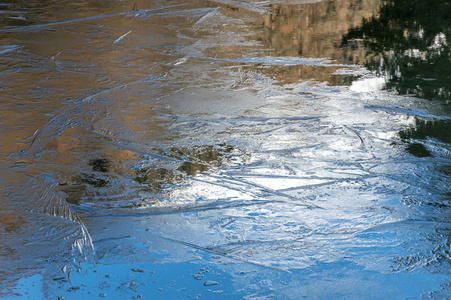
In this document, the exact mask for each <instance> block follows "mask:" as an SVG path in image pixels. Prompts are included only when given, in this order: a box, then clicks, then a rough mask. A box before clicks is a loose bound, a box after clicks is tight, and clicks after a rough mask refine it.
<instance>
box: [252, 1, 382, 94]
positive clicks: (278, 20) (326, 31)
mask: <svg viewBox="0 0 451 300" xmlns="http://www.w3.org/2000/svg"><path fill="white" fill-rule="evenodd" d="M380 5H381V1H380V0H343V1H321V2H317V3H307V4H296V5H290V4H272V5H270V13H269V14H268V15H266V16H265V17H264V18H263V20H262V21H261V24H260V26H261V27H262V28H263V31H262V33H261V34H259V35H258V37H257V39H258V40H260V41H261V42H262V43H263V45H264V46H265V47H267V48H268V52H269V53H268V54H269V55H271V56H277V57H279V56H280V57H305V58H326V59H332V60H334V62H335V63H339V64H359V63H360V61H361V60H362V59H363V58H364V56H365V49H364V48H363V46H362V45H360V44H359V43H356V44H354V45H353V46H352V47H351V46H350V47H348V48H340V45H341V42H342V37H343V36H344V35H345V34H346V33H348V31H349V30H350V29H351V28H353V27H354V26H356V25H360V24H362V22H363V20H367V19H369V18H371V17H373V16H375V15H376V14H377V13H378V10H379V7H380ZM337 68H338V67H334V66H327V67H323V66H292V67H283V68H280V71H278V70H277V68H271V70H270V72H271V74H272V75H273V77H275V79H277V80H279V81H281V82H283V83H294V82H298V81H299V80H301V79H304V80H308V79H315V80H319V81H323V82H328V83H330V84H333V85H343V84H348V83H349V82H347V80H346V79H344V78H343V76H332V74H333V73H334V72H335V71H336V70H337ZM262 72H265V70H264V69H263V70H262ZM271 74H269V75H271Z"/></svg>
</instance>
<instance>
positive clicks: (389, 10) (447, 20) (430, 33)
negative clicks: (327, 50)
mask: <svg viewBox="0 0 451 300" xmlns="http://www.w3.org/2000/svg"><path fill="white" fill-rule="evenodd" d="M450 24H451V1H450V0H445V1H439V0H427V1H426V0H389V1H386V2H385V4H384V6H383V7H381V10H380V14H379V15H378V16H377V17H373V18H371V19H369V20H368V21H367V20H364V22H363V24H362V25H361V26H359V27H357V28H354V29H353V30H351V31H350V32H349V33H348V34H347V35H346V36H345V37H344V39H345V41H349V40H355V39H363V40H364V42H365V44H366V46H367V47H368V54H367V57H366V62H365V66H366V67H367V68H369V69H370V70H372V71H375V72H377V73H378V74H380V75H385V76H387V78H388V83H387V87H388V88H393V89H395V90H396V91H398V92H399V93H401V94H413V95H416V96H419V97H423V98H426V99H440V100H445V101H447V102H449V101H451V100H450V96H451V85H450V84H449V83H450V80H451V50H450V46H449V44H448V42H449V41H450V40H451V26H450Z"/></svg>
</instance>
